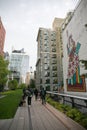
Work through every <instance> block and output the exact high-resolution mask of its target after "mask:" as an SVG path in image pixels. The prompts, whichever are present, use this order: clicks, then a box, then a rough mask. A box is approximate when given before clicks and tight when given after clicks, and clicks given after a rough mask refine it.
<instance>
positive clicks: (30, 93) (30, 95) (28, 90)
mask: <svg viewBox="0 0 87 130" xmlns="http://www.w3.org/2000/svg"><path fill="white" fill-rule="evenodd" d="M26 94H27V96H28V99H27V102H28V105H31V98H32V92H31V89H30V88H28V89H27V90H26Z"/></svg>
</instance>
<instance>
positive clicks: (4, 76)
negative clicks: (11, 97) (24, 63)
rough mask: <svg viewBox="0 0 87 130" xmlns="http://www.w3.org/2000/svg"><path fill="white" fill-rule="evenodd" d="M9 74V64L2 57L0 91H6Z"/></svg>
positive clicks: (0, 57) (0, 60) (0, 59)
mask: <svg viewBox="0 0 87 130" xmlns="http://www.w3.org/2000/svg"><path fill="white" fill-rule="evenodd" d="M8 73H9V71H8V62H7V61H5V60H4V58H3V57H2V56H0V91H2V90H3V89H4V86H5V84H6V81H7V75H8Z"/></svg>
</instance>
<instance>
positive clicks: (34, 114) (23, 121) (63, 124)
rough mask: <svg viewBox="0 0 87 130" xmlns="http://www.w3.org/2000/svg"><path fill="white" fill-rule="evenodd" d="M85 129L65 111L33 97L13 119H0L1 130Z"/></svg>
mask: <svg viewBox="0 0 87 130" xmlns="http://www.w3.org/2000/svg"><path fill="white" fill-rule="evenodd" d="M78 129H79V130H85V129H84V128H83V127H82V126H80V125H79V124H78V123H76V122H74V121H73V120H71V119H70V118H68V117H67V116H65V115H64V114H63V113H61V112H59V111H58V110H56V109H54V108H53V107H52V106H50V105H49V104H48V103H47V104H46V105H42V104H41V101H40V100H37V101H35V99H34V97H33V98H32V104H31V106H28V105H27V103H26V104H24V106H23V107H18V110H17V112H16V114H15V117H14V118H13V119H8V120H0V130H78Z"/></svg>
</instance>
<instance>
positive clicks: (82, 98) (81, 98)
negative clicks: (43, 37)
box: [47, 91, 87, 108]
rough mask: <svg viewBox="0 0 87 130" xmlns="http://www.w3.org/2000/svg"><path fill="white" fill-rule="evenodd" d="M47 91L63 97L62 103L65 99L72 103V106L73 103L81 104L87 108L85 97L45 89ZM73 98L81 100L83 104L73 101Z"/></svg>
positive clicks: (86, 98)
mask: <svg viewBox="0 0 87 130" xmlns="http://www.w3.org/2000/svg"><path fill="white" fill-rule="evenodd" d="M47 93H48V94H53V95H58V96H61V97H62V98H63V104H64V102H65V101H66V102H70V103H72V107H75V104H77V105H78V106H82V107H85V108H87V97H80V96H74V95H69V94H63V93H58V92H53V91H47ZM64 97H69V98H70V99H71V101H68V100H65V98H64ZM74 99H78V100H83V101H84V102H85V105H83V104H82V103H81V104H78V103H76V102H74Z"/></svg>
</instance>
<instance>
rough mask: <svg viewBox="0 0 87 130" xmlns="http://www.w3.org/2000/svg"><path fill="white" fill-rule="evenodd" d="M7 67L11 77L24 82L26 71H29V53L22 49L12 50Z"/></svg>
mask: <svg viewBox="0 0 87 130" xmlns="http://www.w3.org/2000/svg"><path fill="white" fill-rule="evenodd" d="M9 69H10V71H11V72H12V77H13V78H14V79H17V80H18V81H19V82H21V83H24V82H25V78H26V73H27V72H28V71H29V55H28V54H26V53H25V52H24V51H22V50H14V51H12V53H11V55H10V64H9Z"/></svg>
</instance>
